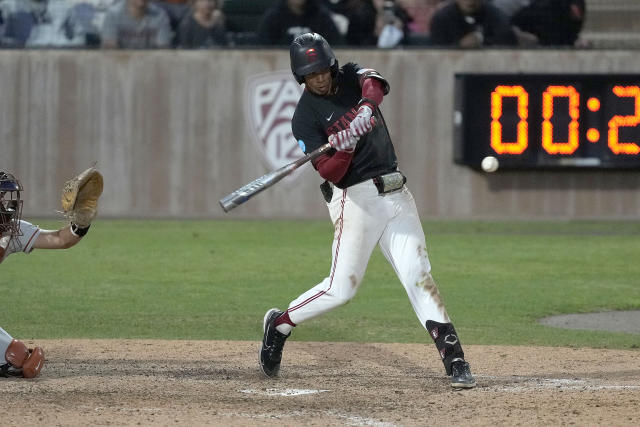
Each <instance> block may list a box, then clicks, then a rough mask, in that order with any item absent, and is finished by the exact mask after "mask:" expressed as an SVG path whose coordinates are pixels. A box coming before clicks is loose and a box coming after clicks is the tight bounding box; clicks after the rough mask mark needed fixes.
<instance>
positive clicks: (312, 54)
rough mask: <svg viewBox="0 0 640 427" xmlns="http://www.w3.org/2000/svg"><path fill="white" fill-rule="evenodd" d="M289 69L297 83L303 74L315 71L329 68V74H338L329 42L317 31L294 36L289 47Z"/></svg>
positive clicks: (300, 81) (302, 80)
mask: <svg viewBox="0 0 640 427" xmlns="http://www.w3.org/2000/svg"><path fill="white" fill-rule="evenodd" d="M289 56H290V57H291V71H292V72H293V76H294V77H295V78H296V80H297V81H298V83H304V76H306V75H307V74H311V73H315V72H316V71H320V70H324V69H325V68H330V69H331V76H332V77H333V78H335V77H336V76H337V75H338V60H337V59H336V56H335V55H334V54H333V51H332V50H331V46H329V43H327V41H326V40H325V39H324V37H322V36H321V35H320V34H318V33H305V34H301V35H299V36H298V37H296V38H295V39H294V40H293V42H291V47H290V48H289Z"/></svg>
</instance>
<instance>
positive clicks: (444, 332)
mask: <svg viewBox="0 0 640 427" xmlns="http://www.w3.org/2000/svg"><path fill="white" fill-rule="evenodd" d="M426 327H427V331H429V335H430V336H431V338H432V339H433V341H434V342H435V344H436V348H437V349H438V352H439V353H440V357H441V358H442V363H444V369H445V370H446V371H447V375H451V363H452V362H453V361H454V360H456V359H458V360H464V352H463V351H462V345H460V340H459V339H458V334H457V333H456V330H455V328H454V327H453V325H452V324H451V323H440V322H434V321H433V320H427V322H426Z"/></svg>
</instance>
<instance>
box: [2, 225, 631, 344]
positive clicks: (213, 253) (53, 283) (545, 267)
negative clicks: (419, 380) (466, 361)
mask: <svg viewBox="0 0 640 427" xmlns="http://www.w3.org/2000/svg"><path fill="white" fill-rule="evenodd" d="M34 222H36V223H39V224H40V225H41V226H43V227H46V228H57V227H59V226H60V225H61V223H60V222H53V221H34ZM424 228H425V232H426V234H427V246H428V249H429V254H430V258H431V263H432V266H433V271H432V273H433V275H434V277H435V279H436V281H437V282H438V284H439V288H440V292H441V294H442V295H443V297H444V299H445V302H446V305H447V309H448V311H449V314H450V315H451V316H452V318H453V320H454V324H455V325H456V329H457V330H458V332H459V334H460V336H461V338H462V340H463V343H466V344H511V345H548V346H590V347H607V348H638V347H640V335H634V334H623V333H609V332H591V331H576V330H565V329H556V328H550V327H545V326H542V325H539V324H538V323H537V319H539V318H541V317H543V316H547V315H552V314H561V313H576V312H592V311H601V310H617V309H640V262H638V260H640V223H639V222H444V221H429V222H425V223H424ZM332 235H333V229H332V225H331V223H330V222H329V221H231V220H228V221H124V220H123V221H119V220H99V221H97V222H96V223H95V224H94V226H93V227H92V228H91V231H90V232H89V234H88V236H87V237H86V238H85V239H84V241H83V242H81V243H80V244H79V245H77V246H75V247H74V248H71V249H69V250H66V251H45V250H39V251H38V250H36V251H34V252H33V253H32V254H30V255H12V256H11V257H9V258H8V259H7V260H6V261H5V262H4V263H3V264H2V266H1V267H0V268H1V272H2V276H1V277H2V278H1V279H0V292H1V293H2V295H3V304H2V305H3V307H2V316H0V317H1V322H2V323H0V326H2V327H3V328H5V329H6V330H7V331H9V332H10V333H11V334H12V335H14V336H16V337H19V338H24V339H27V338H162V339H231V340H255V341H258V340H259V339H260V336H261V328H262V325H261V324H262V316H263V315H264V312H265V311H266V310H267V309H268V308H271V307H274V306H277V307H281V308H284V307H286V306H287V305H288V304H289V302H290V301H291V300H292V299H294V298H295V297H297V296H298V295H299V294H301V293H302V292H304V291H306V290H307V289H309V288H310V287H312V286H313V285H315V284H316V283H318V282H319V281H320V280H322V279H323V278H324V277H325V276H326V275H327V274H328V271H329V267H330V247H331V239H332ZM295 339H296V340H313V341H373V342H430V341H429V338H428V336H427V335H426V333H425V332H424V330H423V329H422V327H421V326H420V324H419V323H418V321H417V318H416V316H415V314H414V313H413V311H412V309H411V307H410V305H409V301H408V298H407V296H406V294H405V292H404V290H403V288H402V286H401V285H400V282H399V281H398V279H397V278H396V277H395V274H394V272H393V270H392V268H391V267H390V266H389V265H388V264H387V263H386V261H385V260H384V258H383V257H382V255H381V253H380V252H379V251H378V250H376V251H375V252H374V255H373V257H372V259H371V261H370V263H369V268H368V270H367V273H366V276H365V278H364V281H363V284H362V286H361V288H360V291H359V292H358V294H357V295H356V297H355V298H354V300H353V301H351V302H350V303H349V304H347V305H346V306H344V307H340V308H338V309H336V310H334V311H332V312H330V313H327V314H325V315H324V316H321V317H319V318H317V319H313V320H310V321H309V322H307V323H305V324H304V325H301V326H300V327H299V328H296V331H295Z"/></svg>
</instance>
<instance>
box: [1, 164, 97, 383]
mask: <svg viewBox="0 0 640 427" xmlns="http://www.w3.org/2000/svg"><path fill="white" fill-rule="evenodd" d="M102 188H103V179H102V175H101V174H100V172H98V171H97V170H96V169H95V168H94V167H91V168H89V169H87V170H86V171H84V172H82V173H81V174H80V175H78V176H76V177H74V178H73V179H71V180H69V181H67V183H66V184H65V186H64V188H63V190H62V213H63V214H64V215H65V216H66V217H67V218H68V219H69V225H66V226H64V227H62V228H61V229H59V230H43V229H40V228H39V227H38V226H37V225H33V224H31V223H29V222H27V221H23V220H22V219H21V217H22V199H21V193H22V191H23V190H22V185H21V184H20V181H18V179H17V178H16V177H15V176H13V175H12V174H10V173H7V172H3V171H0V263H2V261H4V260H5V258H7V257H8V256H9V255H11V254H13V253H16V252H24V253H27V254H28V253H30V252H31V251H32V250H34V249H67V248H70V247H72V246H74V245H75V244H76V243H78V242H79V241H80V240H81V239H82V238H83V237H84V236H85V235H86V234H87V232H88V231H89V227H90V226H91V221H92V220H93V219H94V218H95V216H96V214H97V208H98V198H99V197H100V195H101V194H102ZM44 361H45V357H44V351H43V350H42V348H41V347H35V348H33V349H31V348H27V346H26V345H25V344H24V343H23V342H21V341H20V340H17V339H14V338H13V337H12V336H11V335H9V334H8V333H7V332H6V331H5V330H4V329H2V328H0V376H2V377H8V376H15V377H24V378H33V377H36V376H37V375H38V374H39V373H40V371H41V370H42V365H43V364H44Z"/></svg>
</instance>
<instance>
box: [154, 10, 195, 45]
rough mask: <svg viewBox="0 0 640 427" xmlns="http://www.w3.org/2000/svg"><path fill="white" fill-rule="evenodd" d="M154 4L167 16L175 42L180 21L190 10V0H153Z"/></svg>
mask: <svg viewBox="0 0 640 427" xmlns="http://www.w3.org/2000/svg"><path fill="white" fill-rule="evenodd" d="M153 2H154V4H155V5H156V6H159V7H161V8H162V9H163V10H164V11H165V12H167V16H168V17H169V24H171V31H172V32H173V34H174V42H175V43H174V44H177V39H178V37H177V35H178V27H179V26H180V23H181V22H182V20H183V19H184V17H185V16H187V15H188V14H189V12H190V7H189V6H190V4H191V3H193V1H192V0H153Z"/></svg>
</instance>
